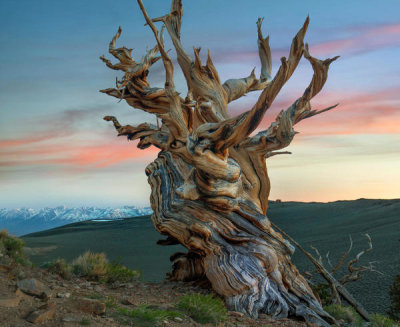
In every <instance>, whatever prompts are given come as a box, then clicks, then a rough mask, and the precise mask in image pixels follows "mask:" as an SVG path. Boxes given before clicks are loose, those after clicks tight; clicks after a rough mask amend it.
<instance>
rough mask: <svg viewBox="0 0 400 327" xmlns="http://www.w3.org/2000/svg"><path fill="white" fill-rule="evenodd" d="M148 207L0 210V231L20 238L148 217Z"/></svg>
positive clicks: (63, 207)
mask: <svg viewBox="0 0 400 327" xmlns="http://www.w3.org/2000/svg"><path fill="white" fill-rule="evenodd" d="M151 213H152V210H151V208H150V207H144V208H138V207H135V206H123V207H121V208H111V207H107V208H98V207H77V208H68V207H66V206H58V207H55V208H47V207H46V208H41V209H32V208H17V209H6V208H0V229H7V230H8V231H9V233H11V234H13V235H16V236H20V235H24V234H28V233H34V232H39V231H42V230H46V229H50V228H55V227H58V226H62V225H66V224H70V223H74V222H78V221H84V220H91V219H105V218H107V219H121V218H126V217H137V216H144V215H150V214H151Z"/></svg>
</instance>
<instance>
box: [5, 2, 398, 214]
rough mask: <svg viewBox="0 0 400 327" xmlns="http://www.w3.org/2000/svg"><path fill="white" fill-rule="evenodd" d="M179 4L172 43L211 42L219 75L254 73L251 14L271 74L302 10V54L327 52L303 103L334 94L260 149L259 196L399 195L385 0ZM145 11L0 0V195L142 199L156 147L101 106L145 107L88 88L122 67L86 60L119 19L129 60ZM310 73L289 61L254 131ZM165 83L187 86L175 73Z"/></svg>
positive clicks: (155, 81) (141, 37)
mask: <svg viewBox="0 0 400 327" xmlns="http://www.w3.org/2000/svg"><path fill="white" fill-rule="evenodd" d="M143 2H144V5H145V7H146V8H147V11H148V13H149V15H150V16H151V17H159V16H162V15H164V14H165V13H167V12H168V11H169V6H170V3H169V1H167V0H144V1H143ZM183 10H184V16H183V22H182V30H181V33H182V42H183V44H184V46H185V48H186V49H187V50H188V51H189V52H191V51H192V50H191V49H192V47H193V46H196V47H197V46H201V47H202V49H203V51H202V56H203V58H204V56H205V54H206V53H207V51H206V50H207V49H210V51H211V56H212V58H213V60H214V64H215V66H216V68H217V70H218V71H219V75H220V77H221V80H226V79H229V78H240V77H245V76H248V75H249V73H250V72H251V70H252V69H253V67H256V73H259V71H260V63H259V58H258V51H257V42H256V41H257V30H256V24H255V23H256V21H257V18H258V17H264V18H265V19H264V24H263V32H264V35H270V44H271V49H272V54H273V74H274V73H275V72H276V71H277V68H278V67H279V58H280V57H281V56H287V54H288V52H289V48H290V43H291V40H292V38H293V37H294V35H295V34H296V33H297V31H298V29H299V28H300V27H301V26H302V24H303V22H304V20H305V19H306V17H307V15H309V16H310V25H309V29H308V32H307V35H306V37H305V40H306V42H307V43H309V45H310V52H311V55H313V56H315V57H318V58H320V59H325V58H328V57H333V56H336V55H340V58H339V59H338V60H337V61H336V62H334V63H333V64H332V65H331V68H330V71H329V78H328V81H327V83H326V84H325V87H324V90H323V91H322V92H321V93H320V94H319V95H318V96H317V97H315V98H314V99H313V101H312V105H313V107H314V108H315V109H321V108H325V107H327V106H330V105H333V104H336V103H339V106H338V107H337V108H336V109H334V110H332V111H329V112H327V113H324V114H322V115H318V116H316V117H313V118H311V119H307V120H306V121H303V122H300V123H299V124H298V125H296V128H295V129H296V131H298V132H299V134H297V135H296V137H295V139H294V140H293V142H292V144H291V145H290V146H289V147H288V148H287V150H289V151H291V152H292V154H291V155H280V156H274V157H271V158H269V159H268V161H267V164H268V171H269V174H270V179H271V184H272V189H271V196H270V199H282V200H284V201H289V200H293V201H307V202H309V201H323V202H326V201H335V200H351V199H357V198H362V197H363V198H400V77H399V76H400V64H399V58H400V18H399V12H400V2H399V1H398V0H393V1H390V0H389V1H382V0H379V1H375V0H368V1H349V0H336V1H320V0H305V1H297V0H290V1H272V0H268V1H266V0H263V1H261V0H246V1H232V0H218V1H215V0H199V1H192V0H183ZM144 22H145V21H144V18H143V16H142V13H141V12H140V10H139V7H138V4H137V2H136V1H134V0H129V1H128V0H127V1H98V0H97V1H89V0H85V1H81V0H69V1H54V0H35V1H32V0H19V1H15V0H1V1H0V27H1V28H0V44H1V51H0V113H1V120H0V207H5V208H15V207H33V208H39V207H44V206H57V205H67V206H82V205H85V206H91V205H94V206H120V205H139V206H147V205H149V197H150V187H149V186H148V183H147V179H146V176H145V173H144V169H145V167H146V165H147V164H149V163H150V162H151V161H152V160H154V159H155V158H156V156H157V152H158V151H157V149H155V148H149V149H147V150H139V149H137V148H136V147H135V145H136V143H135V142H128V141H127V140H126V139H125V138H117V137H116V132H115V130H114V129H113V127H112V126H111V125H110V124H109V123H107V122H105V121H103V120H102V117H103V116H105V115H114V116H117V117H118V118H119V120H120V122H121V123H123V124H131V125H136V124H139V123H142V122H145V121H147V122H151V123H154V122H155V118H154V117H153V116H151V115H148V114H146V113H144V112H142V111H140V110H137V109H133V108H131V107H129V106H128V105H127V104H126V103H123V102H120V103H118V100H117V99H115V98H112V97H109V96H107V95H105V94H102V93H99V92H98V90H100V89H104V88H109V87H113V86H114V83H115V78H116V76H119V77H121V74H120V73H118V72H116V71H112V70H110V69H108V68H107V67H105V65H104V63H102V62H101V61H100V60H99V56H100V55H103V54H105V55H106V57H107V58H109V59H111V56H110V55H108V53H107V49H108V43H109V41H110V40H111V38H112V37H113V35H114V34H115V33H116V31H117V29H118V26H121V27H122V30H123V32H122V36H121V38H120V39H119V41H118V43H117V45H118V46H122V45H125V46H127V47H129V48H133V49H134V50H133V56H134V58H135V59H140V58H141V56H142V55H144V53H145V50H146V49H148V48H150V47H153V46H154V45H155V40H154V37H153V35H152V33H151V31H150V29H149V27H148V26H144ZM166 44H167V47H169V48H172V45H171V43H170V41H169V40H166ZM171 56H172V57H174V52H173V51H172V52H171ZM152 68H153V70H150V75H149V80H150V82H151V85H152V86H158V87H163V82H164V75H163V69H162V64H161V62H158V63H157V64H156V65H154V66H153V67H152ZM177 70H178V68H177V69H176V71H177ZM311 77H312V69H311V68H310V65H309V63H308V62H307V61H306V60H304V59H302V61H301V62H300V65H299V67H298V68H297V70H296V72H295V73H294V74H293V76H292V78H291V80H290V81H289V82H288V83H287V84H286V85H285V87H284V88H283V90H282V91H281V93H280V95H279V96H278V97H277V99H276V100H275V103H274V105H273V106H272V107H271V109H270V110H268V112H267V113H266V116H265V118H264V120H263V122H262V123H261V124H260V126H259V129H258V130H257V131H260V130H262V129H265V128H267V127H268V126H269V124H270V122H271V121H273V120H274V119H275V116H276V115H277V113H279V111H280V110H282V109H286V108H287V107H288V106H289V105H290V104H291V103H292V102H293V101H294V100H295V99H296V98H298V97H299V96H300V95H301V94H302V93H303V91H304V89H305V88H306V87H307V85H308V83H309V81H310V80H311ZM175 83H176V86H177V89H178V91H180V92H182V94H186V92H187V90H186V86H185V81H184V78H183V76H182V74H181V73H179V72H178V71H177V73H176V76H175ZM258 95H259V92H253V93H251V94H249V95H247V96H246V97H243V98H241V99H239V100H237V101H235V102H232V103H231V104H230V105H229V107H228V111H229V112H230V114H231V115H232V116H234V115H237V114H239V113H241V112H244V111H246V110H248V109H250V108H251V107H252V105H253V104H254V103H255V101H256V100H257V97H258ZM257 131H256V132H257Z"/></svg>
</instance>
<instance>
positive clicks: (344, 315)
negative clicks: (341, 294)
mask: <svg viewBox="0 0 400 327" xmlns="http://www.w3.org/2000/svg"><path fill="white" fill-rule="evenodd" d="M324 310H325V311H326V312H327V313H329V314H330V315H331V316H332V317H334V318H335V319H337V320H344V321H345V323H347V324H348V325H350V326H354V327H356V326H361V325H362V323H363V319H362V318H361V316H360V315H359V314H358V313H357V311H356V310H354V308H353V307H348V306H343V305H338V304H331V305H327V306H326V307H324Z"/></svg>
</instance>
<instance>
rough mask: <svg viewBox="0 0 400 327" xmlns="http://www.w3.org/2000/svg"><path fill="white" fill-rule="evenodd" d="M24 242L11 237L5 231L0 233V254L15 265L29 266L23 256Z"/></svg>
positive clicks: (28, 262)
mask: <svg viewBox="0 0 400 327" xmlns="http://www.w3.org/2000/svg"><path fill="white" fill-rule="evenodd" d="M24 247H25V242H24V241H23V240H21V239H20V238H18V237H15V236H11V235H9V234H8V232H7V230H5V229H3V230H2V231H1V232H0V254H2V255H6V256H8V257H10V258H12V259H14V261H15V262H16V263H19V264H22V265H29V264H31V262H30V261H29V260H27V259H26V258H25V256H24Z"/></svg>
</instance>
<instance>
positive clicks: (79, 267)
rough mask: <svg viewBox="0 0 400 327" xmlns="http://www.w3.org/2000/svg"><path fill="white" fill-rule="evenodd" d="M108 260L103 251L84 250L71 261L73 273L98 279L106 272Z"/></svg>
mask: <svg viewBox="0 0 400 327" xmlns="http://www.w3.org/2000/svg"><path fill="white" fill-rule="evenodd" d="M108 264H109V263H108V260H107V258H106V255H105V254H104V253H93V252H90V251H86V252H85V253H84V254H82V255H80V256H79V257H78V258H76V259H75V260H74V261H73V262H72V271H73V273H74V274H75V275H78V276H81V277H88V278H90V279H94V280H100V279H102V278H103V277H105V276H106V274H107V268H108Z"/></svg>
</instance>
